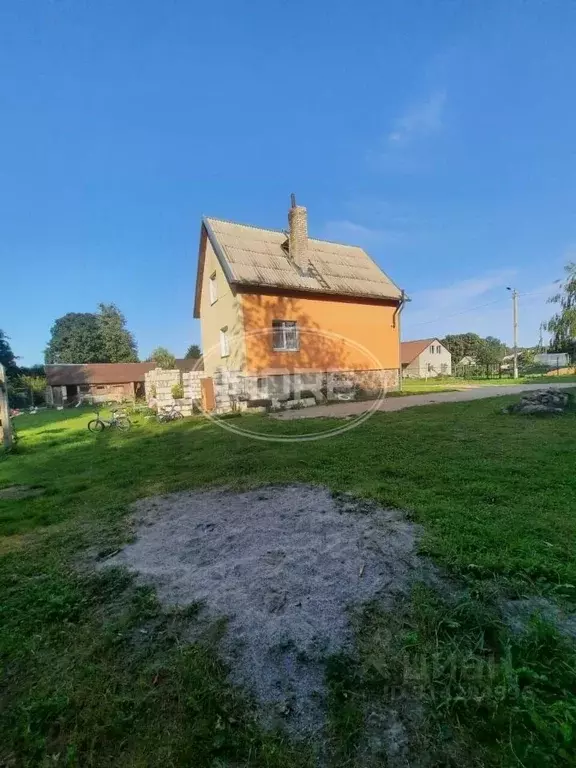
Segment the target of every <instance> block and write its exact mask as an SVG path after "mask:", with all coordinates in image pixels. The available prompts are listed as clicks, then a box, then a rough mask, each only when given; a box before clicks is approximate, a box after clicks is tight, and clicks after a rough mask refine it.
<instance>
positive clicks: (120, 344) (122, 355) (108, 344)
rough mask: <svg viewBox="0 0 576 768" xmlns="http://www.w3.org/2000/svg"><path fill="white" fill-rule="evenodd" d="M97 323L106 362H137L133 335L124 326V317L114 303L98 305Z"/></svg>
mask: <svg viewBox="0 0 576 768" xmlns="http://www.w3.org/2000/svg"><path fill="white" fill-rule="evenodd" d="M97 318H98V323H99V326H100V333H101V335H102V341H103V344H104V352H105V356H106V362H107V363H137V362H138V349H137V347H136V342H135V340H134V336H133V335H132V334H131V333H130V331H129V330H128V329H127V328H126V318H125V317H124V315H123V314H122V312H120V310H119V309H118V307H117V306H116V305H115V304H99V305H98V315H97Z"/></svg>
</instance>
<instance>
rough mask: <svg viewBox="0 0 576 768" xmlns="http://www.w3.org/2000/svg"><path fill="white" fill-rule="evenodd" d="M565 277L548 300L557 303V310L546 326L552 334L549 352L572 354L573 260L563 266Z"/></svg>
mask: <svg viewBox="0 0 576 768" xmlns="http://www.w3.org/2000/svg"><path fill="white" fill-rule="evenodd" d="M564 272H565V273H566V277H565V279H564V281H563V282H561V283H560V290H559V291H558V293H557V294H555V295H554V296H552V297H551V298H550V299H548V301H549V302H550V303H551V304H557V305H558V307H559V309H558V312H557V313H556V314H555V315H554V316H553V317H551V318H550V320H549V321H548V323H547V325H546V328H547V330H548V331H550V333H551V334H552V338H551V340H550V351H551V352H568V353H569V354H570V355H572V356H574V353H575V351H576V263H574V262H573V261H571V262H569V263H568V264H566V266H565V267H564Z"/></svg>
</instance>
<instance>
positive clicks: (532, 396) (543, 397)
mask: <svg viewBox="0 0 576 768" xmlns="http://www.w3.org/2000/svg"><path fill="white" fill-rule="evenodd" d="M570 398H571V395H569V394H568V393H567V392H563V391H562V390H560V389H554V388H553V387H550V388H549V389H538V390H535V391H534V392H525V393H524V394H523V395H522V398H521V400H520V401H519V402H518V403H514V404H513V405H509V406H508V407H507V408H504V409H503V413H564V411H565V410H566V409H567V407H568V405H569V403H570Z"/></svg>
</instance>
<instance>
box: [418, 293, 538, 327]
mask: <svg viewBox="0 0 576 768" xmlns="http://www.w3.org/2000/svg"><path fill="white" fill-rule="evenodd" d="M544 293H549V291H547V290H546V291H529V292H528V293H519V294H518V297H519V298H520V297H522V296H540V295H542V294H544ZM503 301H506V297H504V298H502V299H495V300H494V301H489V302H487V303H486V304H479V305H478V306H477V307H470V308H469V309H463V310H462V311H461V312H454V313H453V314H451V315H442V316H441V317H436V318H434V319H433V320H423V321H422V322H421V323H410V327H412V328H417V327H418V326H419V325H430V323H439V322H441V321H442V320H450V318H452V317H459V316H460V315H467V314H468V313H469V312H476V311H477V310H478V309H484V308H485V307H491V306H492V305H493V304H500V303H501V302H503Z"/></svg>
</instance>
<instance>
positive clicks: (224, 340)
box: [220, 325, 230, 357]
mask: <svg viewBox="0 0 576 768" xmlns="http://www.w3.org/2000/svg"><path fill="white" fill-rule="evenodd" d="M229 354H230V343H229V341H228V326H227V325H226V326H224V328H220V357H228V355H229Z"/></svg>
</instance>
